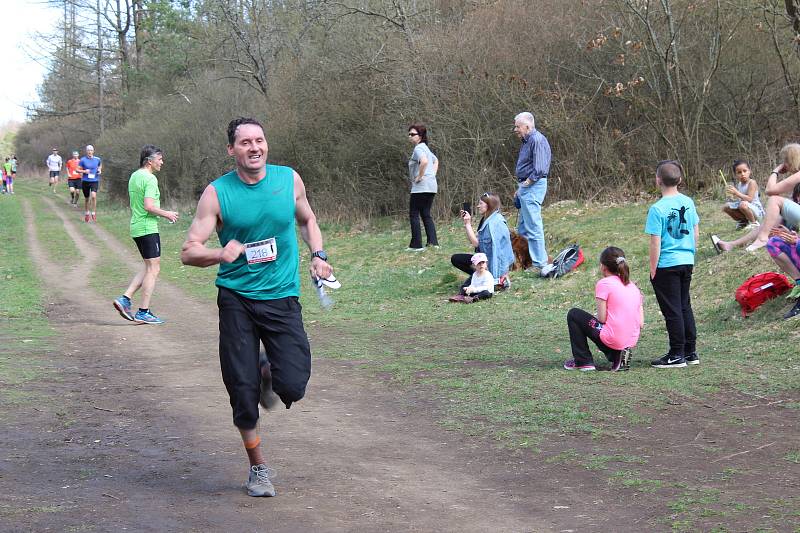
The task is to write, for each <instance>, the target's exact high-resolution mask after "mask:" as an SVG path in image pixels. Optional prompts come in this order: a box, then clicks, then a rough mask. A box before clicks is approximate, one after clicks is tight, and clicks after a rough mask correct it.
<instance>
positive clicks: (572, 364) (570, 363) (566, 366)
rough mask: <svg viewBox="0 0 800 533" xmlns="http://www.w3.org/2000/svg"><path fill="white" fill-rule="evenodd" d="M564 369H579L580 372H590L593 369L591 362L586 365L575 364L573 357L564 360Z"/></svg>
mask: <svg viewBox="0 0 800 533" xmlns="http://www.w3.org/2000/svg"><path fill="white" fill-rule="evenodd" d="M564 370H580V371H581V372H591V371H592V370H595V368H594V365H593V364H588V365H576V364H575V359H567V360H566V361H564Z"/></svg>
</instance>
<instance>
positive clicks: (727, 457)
mask: <svg viewBox="0 0 800 533" xmlns="http://www.w3.org/2000/svg"><path fill="white" fill-rule="evenodd" d="M773 444H777V441H776V442H770V443H769V444H765V445H763V446H759V447H758V448H753V449H752V450H745V451H743V452H739V453H732V454H730V455H726V456H725V457H720V458H719V459H714V460H713V461H711V462H712V463H718V462H720V461H724V460H725V459H731V458H733V457H736V456H737V455H744V454H746V453H750V452H757V451H758V450H762V449H764V448H768V447H770V446H772V445H773Z"/></svg>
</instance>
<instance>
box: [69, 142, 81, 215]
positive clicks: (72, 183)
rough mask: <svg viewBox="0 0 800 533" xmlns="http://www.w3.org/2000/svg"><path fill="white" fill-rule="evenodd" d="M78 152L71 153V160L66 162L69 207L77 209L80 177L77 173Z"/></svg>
mask: <svg viewBox="0 0 800 533" xmlns="http://www.w3.org/2000/svg"><path fill="white" fill-rule="evenodd" d="M78 155H79V154H78V152H72V159H68V160H67V162H66V167H67V184H68V185H69V205H71V206H72V207H78V198H79V196H80V191H81V175H80V174H79V173H78V162H79V159H78Z"/></svg>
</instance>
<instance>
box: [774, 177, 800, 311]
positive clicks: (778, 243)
mask: <svg viewBox="0 0 800 533" xmlns="http://www.w3.org/2000/svg"><path fill="white" fill-rule="evenodd" d="M797 188H800V185H798V186H797V187H795V189H797ZM769 234H770V239H769V240H768V241H767V252H769V255H770V257H771V258H772V260H773V261H775V264H777V265H778V266H779V267H781V270H783V271H784V272H785V273H786V274H787V275H789V276H790V277H791V278H792V279H793V280H794V283H795V285H794V288H793V289H792V292H790V293H789V295H788V296H787V298H789V299H796V298H800V239H798V235H797V232H796V231H792V230H790V229H789V228H787V227H786V226H783V225H781V226H778V227H777V228H773V229H772V230H771V231H770V233H769ZM799 315H800V299H797V300H796V302H795V304H794V306H793V307H792V308H791V309H789V311H787V312H786V314H785V315H783V318H784V320H788V319H790V318H794V317H796V316H799Z"/></svg>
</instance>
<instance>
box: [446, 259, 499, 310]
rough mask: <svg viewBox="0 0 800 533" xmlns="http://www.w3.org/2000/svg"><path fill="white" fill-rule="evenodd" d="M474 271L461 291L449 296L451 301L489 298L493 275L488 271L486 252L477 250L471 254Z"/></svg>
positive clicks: (491, 290)
mask: <svg viewBox="0 0 800 533" xmlns="http://www.w3.org/2000/svg"><path fill="white" fill-rule="evenodd" d="M471 261H472V264H473V268H474V269H475V271H474V272H473V273H472V277H471V278H469V284H464V286H463V287H461V293H460V294H459V295H457V296H453V297H452V298H450V301H451V302H464V303H468V304H469V303H472V302H475V301H478V300H485V299H488V298H491V297H492V295H493V294H494V276H492V273H491V272H489V259H488V258H487V257H486V254H484V253H482V252H478V253H477V254H475V255H473V256H472V259H471Z"/></svg>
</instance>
